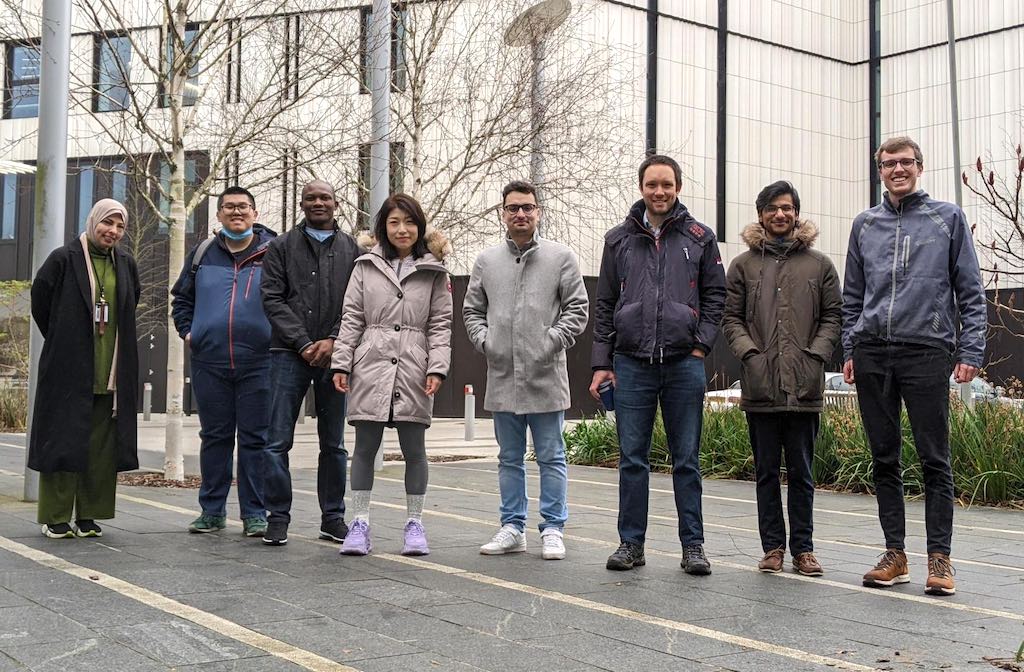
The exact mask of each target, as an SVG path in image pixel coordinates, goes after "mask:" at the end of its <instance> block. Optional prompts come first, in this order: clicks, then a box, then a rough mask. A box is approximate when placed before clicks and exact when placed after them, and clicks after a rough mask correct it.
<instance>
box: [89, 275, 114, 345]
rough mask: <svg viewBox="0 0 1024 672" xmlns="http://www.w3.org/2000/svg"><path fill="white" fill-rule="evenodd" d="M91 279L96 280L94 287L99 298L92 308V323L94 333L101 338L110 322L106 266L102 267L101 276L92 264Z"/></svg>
mask: <svg viewBox="0 0 1024 672" xmlns="http://www.w3.org/2000/svg"><path fill="white" fill-rule="evenodd" d="M92 270H93V277H94V278H96V285H97V286H98V287H99V288H100V298H99V301H97V302H96V305H95V306H93V322H95V323H96V332H97V333H98V334H99V335H100V336H102V335H103V334H105V333H106V331H107V323H108V322H109V321H110V304H109V303H107V289H106V283H105V282H104V280H106V279H107V277H106V275H107V269H106V264H104V265H103V275H102V276H101V275H100V269H99V268H98V267H97V265H96V264H95V263H94V264H93V265H92Z"/></svg>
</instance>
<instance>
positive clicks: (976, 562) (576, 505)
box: [376, 476, 1024, 572]
mask: <svg viewBox="0 0 1024 672" xmlns="http://www.w3.org/2000/svg"><path fill="white" fill-rule="evenodd" d="M376 478H378V479H380V480H382V481H388V482H391V483H403V481H402V480H401V479H398V478H387V477H385V476H377V477H376ZM430 487H431V488H437V489H438V490H453V491H455V492H466V493H471V494H475V495H488V496H491V497H498V496H499V495H498V493H496V492H493V491H491V492H488V491H486V490H473V489H470V488H459V487H455V486H452V485H437V484H435V483H431V484H430ZM658 492H665V491H664V490H661V491H658ZM527 499H528V500H529V501H531V502H539V501H540V500H539V499H537V498H536V497H527ZM572 506H573V508H576V509H588V510H590V511H601V512H604V513H614V514H618V509H612V508H608V507H606V506H597V505H594V504H581V503H579V502H573V504H572ZM815 510H816V511H817V510H819V509H815ZM647 517H648V518H649V519H651V520H664V521H666V522H670V523H672V524H676V523H677V519H676V518H675V517H674V516H660V515H658V514H656V513H650V514H648V516H647ZM704 527H712V528H715V529H719V530H730V531H732V532H747V533H750V534H758V532H757V530H752V529H750V528H747V527H737V526H736V525H723V524H721V523H708V522H705V523H704ZM814 542H815V543H817V544H832V545H834V546H847V547H850V548H864V549H867V550H869V551H877V550H878V546H877V545H871V544H860V543H857V542H854V541H841V540H838V539H824V538H822V537H820V536H815V537H814ZM906 554H907V555H908V556H911V557H918V558H927V557H928V554H927V553H915V552H913V551H906ZM956 562H957V564H961V565H975V566H978V567H989V568H992V569H998V570H1001V571H1010V572H1024V567H1014V566H1013V565H1000V564H996V563H992V562H984V561H982V560H963V559H960V558H957V560H956Z"/></svg>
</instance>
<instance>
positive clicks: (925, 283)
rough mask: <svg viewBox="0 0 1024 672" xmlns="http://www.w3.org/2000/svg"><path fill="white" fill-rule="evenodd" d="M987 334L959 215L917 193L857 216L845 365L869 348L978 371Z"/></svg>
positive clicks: (981, 294)
mask: <svg viewBox="0 0 1024 672" xmlns="http://www.w3.org/2000/svg"><path fill="white" fill-rule="evenodd" d="M958 327H959V328H960V338H959V343H958V342H957V328H958ZM987 330H988V322H987V315H986V306H985V288H984V286H983V284H982V281H981V272H980V271H979V270H978V257H977V255H976V254H975V252H974V241H973V239H972V237H971V229H970V227H969V226H968V225H967V219H966V217H964V213H963V211H962V210H961V209H960V208H958V207H957V206H956V205H954V204H952V203H946V202H943V201H936V200H935V199H933V198H930V197H929V196H928V194H926V193H925V192H923V191H918V192H916V193H914V194H911V195H909V196H907V197H906V198H904V199H903V200H902V201H900V204H899V207H898V208H894V207H893V206H892V204H891V203H890V202H889V197H888V194H886V197H885V198H884V199H883V201H882V203H880V204H879V205H876V206H875V207H873V208H871V209H870V210H866V211H864V212H862V213H861V214H860V215H858V216H857V218H856V219H855V220H854V221H853V230H852V231H850V246H849V250H848V252H847V257H846V278H845V281H844V287H843V353H844V359H846V360H849V359H850V358H851V357H853V348H854V346H856V344H857V343H858V342H864V341H872V340H874V341H890V342H905V343H918V344H922V345H931V346H935V347H939V348H943V349H944V350H946V351H947V352H949V353H951V354H955V357H956V361H957V362H963V363H964V364H969V365H971V366H976V367H981V365H982V363H983V359H984V355H985V336H986V333H987Z"/></svg>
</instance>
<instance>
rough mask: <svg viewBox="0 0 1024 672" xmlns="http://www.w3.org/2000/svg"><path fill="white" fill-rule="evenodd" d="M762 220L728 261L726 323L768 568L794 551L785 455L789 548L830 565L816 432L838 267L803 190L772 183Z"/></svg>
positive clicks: (806, 568)
mask: <svg viewBox="0 0 1024 672" xmlns="http://www.w3.org/2000/svg"><path fill="white" fill-rule="evenodd" d="M755 207H756V208H757V216H758V220H759V221H757V222H755V223H753V224H750V225H749V226H747V228H745V229H744V230H743V233H742V234H741V237H742V238H743V242H745V243H746V244H747V245H748V246H749V247H750V249H749V250H747V251H746V252H744V253H743V254H741V255H739V256H738V257H736V258H735V259H734V260H733V262H732V265H731V266H730V267H729V274H728V276H727V282H728V286H727V288H726V289H727V292H728V293H727V295H726V300H725V317H724V318H723V319H722V331H723V332H724V333H725V337H726V338H727V339H728V340H729V347H730V348H732V352H733V354H734V355H736V357H737V358H738V359H739V360H741V362H742V373H741V374H740V379H741V380H742V382H743V384H742V386H741V387H742V393H741V399H740V407H741V408H742V409H743V410H744V411H746V413H747V428H748V430H749V433H750V445H751V447H752V448H753V451H754V471H755V472H756V474H757V528H758V531H759V532H760V534H761V549H762V550H763V551H764V557H763V558H762V559H761V561H760V562H759V563H758V565H757V566H758V569H760V570H761V571H762V572H771V573H776V572H781V571H782V565H783V560H784V559H785V555H786V522H785V521H784V520H783V518H782V492H781V488H780V487H779V470H780V467H781V466H782V455H783V453H785V455H786V478H787V480H788V481H789V488H788V493H787V494H788V501H787V504H788V507H787V508H788V510H789V550H790V553H792V555H793V568H794V569H795V570H796V571H797V572H799V573H800V574H803V575H805V576H821V575H822V574H823V573H824V570H823V569H822V567H821V564H820V563H819V562H818V559H817V558H816V557H815V556H814V544H813V542H812V533H813V528H814V525H813V519H814V516H813V513H814V476H813V473H812V471H811V465H812V463H813V458H814V440H815V438H816V437H817V435H818V418H819V415H820V413H821V410H822V406H823V396H824V388H825V376H824V372H825V362H827V361H829V360H830V359H832V352H833V351H834V350H835V348H836V345H837V344H838V343H839V330H840V324H841V322H842V305H843V300H842V297H841V296H840V294H839V275H838V274H837V273H836V269H835V266H833V265H832V262H831V261H830V260H829V258H828V257H827V256H825V255H824V254H822V253H820V252H818V251H817V250H813V249H811V247H812V245H814V241H815V240H816V239H817V238H818V227H816V226H815V225H814V223H813V222H810V221H808V220H806V219H805V220H803V221H801V220H800V195H799V194H798V193H797V191H796V187H794V186H793V185H792V184H790V183H789V182H782V181H780V182H773V183H772V184H769V185H768V186H767V187H765V188H764V189H762V190H761V193H759V194H758V195H757V201H756V203H755Z"/></svg>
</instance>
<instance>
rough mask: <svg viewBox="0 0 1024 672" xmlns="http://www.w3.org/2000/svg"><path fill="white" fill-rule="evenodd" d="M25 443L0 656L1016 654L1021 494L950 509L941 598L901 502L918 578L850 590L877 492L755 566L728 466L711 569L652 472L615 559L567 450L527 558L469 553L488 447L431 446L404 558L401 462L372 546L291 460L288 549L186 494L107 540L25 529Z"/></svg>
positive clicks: (664, 658) (489, 511) (110, 662)
mask: <svg viewBox="0 0 1024 672" xmlns="http://www.w3.org/2000/svg"><path fill="white" fill-rule="evenodd" d="M482 433H483V432H481V434H482ZM460 440H461V438H460ZM23 442H24V438H23V437H21V436H17V435H14V436H12V435H7V436H2V435H0V570H2V573H0V576H2V578H3V581H2V583H0V672H3V671H6V670H23V669H34V670H61V671H63V670H102V671H103V672H110V671H111V670H118V671H119V670H132V671H135V670H140V671H148V670H169V669H174V670H197V671H198V670H202V671H224V670H252V671H255V672H259V671H263V670H364V671H367V672H370V671H381V672H382V671H385V670H394V671H398V670H403V671H404V670H446V671H447V670H502V671H505V670H510V671H517V670H521V671H531V672H532V671H538V670H557V671H559V672H575V671H582V670H623V671H626V670H630V671H632V670H673V671H675V670H707V671H711V670H742V671H747V670H749V671H755V670H756V671H759V672H760V671H765V670H769V671H774V670H787V671H788V670H827V669H830V668H831V669H848V670H875V669H880V670H940V669H941V670H971V671H974V672H983V671H984V670H987V669H996V668H994V667H990V666H989V664H988V663H986V662H984V660H983V658H984V657H986V656H990V657H1000V658H1009V657H1011V656H1012V655H1013V653H1014V652H1015V651H1016V649H1017V647H1018V646H1019V645H1020V643H1021V640H1022V639H1024V625H1022V623H1024V526H1022V525H1021V522H1022V520H1024V514H1022V513H1020V512H1011V511H1000V510H993V509H985V508H974V509H971V510H967V511H958V512H957V518H956V523H957V526H956V529H955V538H954V544H955V549H956V561H957V564H956V566H957V581H958V593H957V595H955V596H953V597H951V598H946V599H938V598H932V597H927V596H925V595H924V594H923V581H924V576H925V560H924V556H923V551H924V536H923V532H924V528H923V524H922V518H923V506H922V505H921V503H917V502H914V503H910V504H909V506H908V516H909V517H910V522H909V524H908V532H909V534H910V537H909V539H908V546H909V549H910V551H911V562H912V567H911V579H912V582H911V583H910V584H907V585H904V586H899V587H897V588H895V589H891V590H884V591H883V590H875V589H868V588H863V587H862V586H861V585H860V575H861V574H862V573H863V572H864V571H865V569H866V568H868V567H869V566H870V565H871V564H872V563H873V562H874V560H875V556H876V553H877V552H878V550H879V549H878V548H877V546H876V544H877V543H878V539H879V537H880V532H879V530H878V523H877V521H876V520H875V515H874V499H873V498H870V497H864V496H857V495H842V494H833V493H825V492H821V493H819V494H818V497H817V499H816V504H817V508H816V511H815V522H816V530H815V531H816V543H817V551H818V555H819V557H820V559H821V560H822V562H823V564H824V565H825V568H826V574H825V576H824V577H823V578H820V579H810V578H805V577H800V576H798V575H795V574H793V573H791V572H788V571H787V572H785V573H782V574H778V575H764V574H760V573H758V572H757V571H755V569H754V566H755V563H756V560H757V559H758V557H759V556H760V549H759V544H758V542H757V534H756V511H755V506H754V502H753V497H754V489H753V485H752V484H750V483H740V482H730V481H708V482H706V483H705V491H704V507H705V508H704V512H705V525H706V534H707V550H708V552H709V555H710V557H711V560H712V562H713V566H714V573H713V574H712V575H711V576H710V577H704V578H698V577H690V576H687V575H686V574H684V573H683V572H682V570H680V568H679V548H678V543H677V542H676V541H674V539H675V536H676V520H675V514H674V506H673V500H672V494H671V484H670V480H669V479H668V478H667V477H666V476H664V475H655V476H654V477H653V478H652V488H653V491H652V493H651V526H650V530H649V541H648V556H647V559H648V565H647V566H646V567H644V568H642V569H639V570H637V571H634V572H628V573H615V572H609V571H607V570H605V568H604V561H605V558H606V557H607V555H608V554H609V553H610V552H611V551H612V550H613V548H614V546H615V543H614V542H615V516H616V474H615V472H614V471H611V470H605V469H596V468H584V467H571V468H570V479H571V482H570V488H569V498H570V499H569V501H570V512H571V517H570V525H569V527H568V528H567V540H566V541H567V546H568V553H569V555H568V557H567V558H566V559H565V560H563V561H560V562H545V561H543V560H541V559H540V555H539V548H538V547H539V538H538V536H537V534H536V532H535V531H533V530H531V532H530V534H529V542H530V549H529V551H528V552H527V553H525V554H520V555H517V556H508V557H486V556H481V555H479V554H478V552H477V548H478V546H479V545H480V544H481V543H482V542H484V541H486V540H487V539H488V538H489V537H490V535H491V534H492V533H493V532H494V530H495V527H496V511H497V495H496V483H497V477H496V463H495V461H494V459H493V457H489V458H487V459H483V460H476V461H470V462H457V463H445V464H432V465H431V485H430V490H429V492H428V496H427V511H426V513H425V519H424V520H425V523H426V525H427V529H428V532H429V536H430V542H431V548H432V549H433V552H432V553H431V554H430V555H429V556H427V557H425V558H420V559H416V558H404V557H402V556H400V555H398V554H397V552H398V550H399V548H400V546H401V528H402V525H403V523H404V494H403V490H402V466H401V464H395V463H389V464H388V465H387V466H386V467H385V470H384V471H383V472H382V473H381V474H378V477H377V486H376V491H375V497H376V501H375V502H374V507H373V510H372V511H373V513H372V521H371V522H372V525H373V532H374V543H375V548H374V552H373V554H372V555H371V556H369V557H367V558H352V557H340V556H338V555H337V546H336V545H334V544H330V543H327V542H321V541H317V540H316V538H315V537H316V531H317V526H316V523H317V521H318V509H317V504H316V495H315V483H316V474H315V472H314V471H313V470H310V469H306V468H300V469H297V471H296V472H295V510H294V511H293V523H292V526H291V529H290V533H289V536H290V539H291V541H290V543H289V544H288V545H287V546H286V547H283V548H270V547H265V546H264V545H262V544H261V543H260V542H259V541H258V540H253V539H246V538H244V537H243V536H242V535H241V533H240V525H239V524H238V523H237V521H233V522H232V523H231V525H230V526H229V527H228V529H227V530H225V531H224V532H222V533H220V534H212V535H205V536H199V535H189V534H187V533H186V532H185V531H184V530H185V527H186V525H187V524H188V522H189V521H190V520H191V518H192V517H194V515H195V511H196V502H195V497H196V492H195V490H178V489H149V488H127V487H125V488H120V489H119V500H118V514H117V518H116V519H115V520H113V521H108V522H107V523H105V524H104V529H105V535H104V537H103V538H102V539H97V540H83V539H73V540H59V541H55V540H48V539H45V538H43V537H42V536H40V535H39V532H38V528H37V526H36V525H35V523H34V520H35V510H34V506H33V505H31V504H26V503H22V502H20V501H18V497H20V494H21V488H22V481H21V469H22V467H21V465H22V464H23V461H24V451H23V449H22V446H23ZM308 449H309V447H308V446H307V445H306V443H300V444H298V445H297V446H296V451H297V452H298V453H301V452H302V451H303V450H308ZM438 450H441V448H440V447H439V448H438ZM297 457H299V456H298V455H297ZM312 458H313V456H312V455H306V456H305V457H304V458H302V459H312ZM529 471H530V474H531V480H530V486H531V489H532V494H536V485H537V479H536V477H535V474H536V470H535V468H534V466H533V465H530V469H529ZM535 506H536V501H535V500H531V515H534V513H533V512H534V511H535ZM231 515H232V516H234V517H237V506H236V505H235V504H233V503H232V504H231ZM532 522H535V520H534V521H532Z"/></svg>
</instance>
